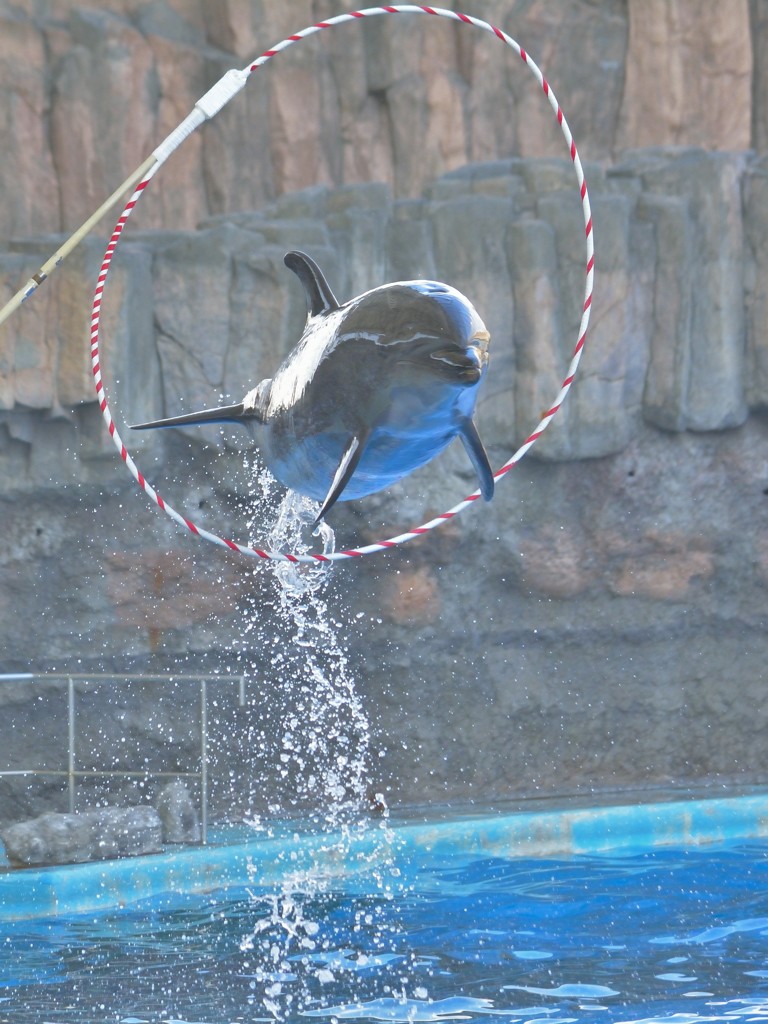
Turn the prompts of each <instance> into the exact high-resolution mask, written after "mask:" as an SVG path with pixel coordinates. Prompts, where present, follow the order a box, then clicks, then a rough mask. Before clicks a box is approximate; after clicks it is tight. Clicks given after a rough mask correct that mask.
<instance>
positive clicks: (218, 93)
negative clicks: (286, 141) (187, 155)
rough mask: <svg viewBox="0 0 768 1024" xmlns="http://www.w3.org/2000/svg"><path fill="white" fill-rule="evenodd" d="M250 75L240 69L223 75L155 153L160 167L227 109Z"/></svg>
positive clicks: (248, 72) (231, 70)
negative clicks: (197, 132) (176, 150)
mask: <svg viewBox="0 0 768 1024" xmlns="http://www.w3.org/2000/svg"><path fill="white" fill-rule="evenodd" d="M249 75H250V71H240V70H239V69H238V68H232V69H230V70H229V71H227V72H226V74H224V75H222V77H221V78H220V79H219V80H218V82H216V84H215V85H213V86H211V88H210V89H209V90H208V92H207V93H206V94H205V95H204V96H201V97H200V99H199V100H198V101H197V103H196V104H195V106H194V109H193V110H192V112H191V113H190V114H188V115H187V116H186V117H185V118H184V120H183V121H182V122H181V124H180V125H179V126H178V127H177V128H174V130H173V131H172V132H171V134H170V135H169V136H168V138H167V139H164V140H163V141H162V142H161V143H160V145H159V146H158V147H157V149H156V150H155V151H154V152H153V154H152V155H153V156H154V158H155V160H156V161H157V164H158V166H159V165H160V164H162V163H164V162H165V161H166V160H167V159H168V157H169V156H170V155H171V153H173V151H174V150H175V149H178V147H179V146H180V145H181V144H182V142H183V141H184V139H186V138H187V137H188V136H189V135H191V134H192V132H193V131H194V130H195V129H196V128H199V127H200V125H201V124H202V123H203V122H204V121H208V120H210V118H212V117H215V116H216V114H218V112H219V111H220V110H221V108H222V107H225V106H226V105H227V103H229V101H230V100H231V99H232V98H233V97H234V96H237V94H238V93H239V92H240V90H241V89H242V88H243V86H244V85H245V83H246V82H247V81H248V77H249Z"/></svg>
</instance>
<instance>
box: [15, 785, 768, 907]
mask: <svg viewBox="0 0 768 1024" xmlns="http://www.w3.org/2000/svg"><path fill="white" fill-rule="evenodd" d="M766 836H768V793H765V794H763V793H758V794H751V795H747V796H736V797H715V798H704V799H695V800H674V801H669V802H659V803H637V804H621V805H617V806H610V807H595V808H583V807H581V808H573V809H568V808H567V807H566V808H564V809H562V810H559V811H549V810H547V811H519V812H516V813H511V814H510V813H507V814H498V815H491V816H485V817H462V818H459V819H458V820H454V821H440V822H431V823H410V824H404V825H390V824H389V823H387V822H374V823H371V824H370V825H368V827H366V828H364V829H362V830H360V831H359V832H354V831H353V833H352V834H350V835H345V836H342V835H338V836H336V835H305V836H301V835H298V836H293V837H292V838H289V839H285V838H281V839H274V838H266V839H265V838H261V837H260V836H259V835H258V834H256V835H255V836H254V838H253V839H252V840H251V841H249V842H247V843H235V844H231V845H223V844H222V845H218V844H209V845H208V846H205V847H190V848H184V849H179V850H176V851H171V852H167V853H163V854H159V855H155V856H144V857H132V858H125V859H123V860H114V861H99V862H95V863H88V864H72V865H65V866H61V867H46V868H27V869H21V870H17V871H10V872H8V873H6V874H4V875H1V876H0V921H6V922H8V921H18V920H24V919H29V918H39V917H51V916H57V915H69V914H79V913H89V912H94V911H95V912H104V911H108V910H114V909H117V908H120V907H124V906H126V905H128V904H130V903H133V902H136V901H137V900H141V899H145V898H147V897H150V896H157V895H160V894H163V893H174V894H187V893H189V894H191V893H204V892H210V891H213V890H214V889H221V888H227V887H243V886H246V885H274V884H280V883H282V882H285V881H288V880H292V881H293V882H294V883H295V884H296V885H297V886H300V885H301V880H302V878H306V877H308V876H312V877H315V876H317V875H320V876H322V877H324V878H347V879H351V878H353V877H354V876H363V875H364V874H365V872H367V871H370V870H375V868H376V867H377V866H380V865H381V864H383V863H385V862H387V861H390V860H392V859H394V860H395V861H400V860H402V861H403V862H418V861H419V859H421V858H426V857H431V856H434V855H438V856H439V855H440V854H442V853H449V852H450V853H456V852H462V853H465V854H470V855H477V856H486V857H488V856H490V857H542V858H546V857H557V856H568V855H577V854H581V855H584V854H595V855H597V854H605V853H617V854H619V853H621V852H624V853H627V852H630V851H638V850H642V849H659V848H663V847H670V846H679V847H692V846H701V845H703V844H708V843H718V842H728V841H735V840H747V839H757V838H765V837H766Z"/></svg>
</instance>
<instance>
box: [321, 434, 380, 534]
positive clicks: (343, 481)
mask: <svg viewBox="0 0 768 1024" xmlns="http://www.w3.org/2000/svg"><path fill="white" fill-rule="evenodd" d="M368 433H369V432H368V431H362V432H361V433H360V434H356V435H355V436H354V437H352V439H351V440H350V441H349V444H348V445H347V447H346V448H345V449H344V453H343V454H342V456H341V461H340V462H339V466H338V469H337V470H336V472H335V474H334V476H333V482H332V483H331V486H330V489H329V491H328V493H327V494H326V496H325V501H324V502H323V504H322V506H321V508H320V511H319V512H318V514H317V519H316V520H315V525H317V523H319V522H320V520H321V519H322V518H323V516H325V514H326V513H327V512H328V511H329V509H330V508H331V507H332V506H333V505H334V504H335V503H336V502H337V501H338V499H339V498H340V496H341V492H342V491H343V490H344V488H345V487H346V486H347V484H348V483H349V481H350V480H351V479H352V474H353V473H354V472H355V470H356V469H357V466H358V463H359V462H360V457H361V456H362V454H363V452H364V451H365V445H366V442H367V440H368Z"/></svg>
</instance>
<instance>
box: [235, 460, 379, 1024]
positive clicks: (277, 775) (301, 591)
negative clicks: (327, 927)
mask: <svg viewBox="0 0 768 1024" xmlns="http://www.w3.org/2000/svg"><path fill="white" fill-rule="evenodd" d="M246 465H247V468H248V469H249V470H250V479H251V481H252V488H251V501H250V504H249V509H248V529H249V533H250V534H251V535H253V536H257V535H259V533H260V532H262V531H263V524H264V522H265V521H269V518H270V517H272V518H273V520H274V526H273V527H272V529H271V531H270V533H269V535H268V537H267V542H268V544H269V546H270V547H271V548H272V549H274V550H278V551H279V550H283V551H286V550H288V551H293V552H297V553H305V552H308V551H310V550H312V549H313V545H314V544H315V538H319V540H320V542H321V544H322V550H323V553H324V554H328V553H330V552H331V551H333V545H334V540H335V538H334V533H333V530H332V529H331V528H330V527H329V526H327V525H326V524H325V523H322V524H320V525H319V526H318V527H317V528H313V527H312V524H313V523H314V521H315V518H316V516H317V512H318V508H319V506H318V505H317V504H316V503H315V502H312V501H310V500H309V499H307V498H303V497H301V496H300V495H297V494H294V493H291V492H289V493H288V494H287V495H286V496H285V497H284V498H282V500H281V501H280V503H279V507H278V508H277V510H276V511H275V505H276V497H275V495H276V484H275V482H274V480H273V478H272V477H271V475H270V474H269V473H268V472H267V471H266V470H257V469H255V468H252V467H250V466H248V464H246ZM264 571H266V572H267V573H268V574H269V575H270V576H271V578H272V582H273V587H272V589H271V590H270V591H269V593H268V594H265V592H264V588H263V573H264ZM332 572H333V569H332V565H331V564H329V563H317V565H313V564H303V563H302V564H296V563H293V562H279V561H271V562H269V563H266V564H265V565H263V566H262V565H260V566H258V567H257V569H256V570H255V571H254V573H253V578H254V581H256V577H257V575H259V574H260V577H261V579H260V581H261V583H262V585H261V586H260V587H259V586H257V587H254V589H253V591H252V592H251V593H250V594H249V595H248V598H247V601H246V607H245V614H244V616H243V625H242V638H241V650H240V654H239V660H240V661H241V665H243V667H244V668H245V670H246V674H248V673H251V674H252V675H253V676H254V677H258V678H259V681H260V689H262V690H264V689H266V690H267V691H268V694H269V701H268V703H267V705H266V706H265V707H263V708H262V712H261V715H260V718H259V720H258V721H256V722H253V723H252V724H251V727H250V729H249V732H248V739H247V742H248V749H249V751H250V752H251V756H255V757H256V758H257V759H259V760H260V766H259V764H258V763H257V764H256V765H255V768H254V772H253V776H254V779H255V780H256V786H257V787H262V789H268V793H269V796H268V809H269V814H270V817H276V818H286V817H287V818H290V817H292V816H293V817H295V816H296V814H297V813H299V812H301V815H302V823H304V824H305V823H306V822H307V821H309V822H311V824H312V826H313V828H314V830H315V832H316V833H317V832H319V833H320V834H321V836H327V839H326V840H324V841H325V842H326V844H327V842H332V843H333V844H334V849H335V850H338V853H339V857H340V858H342V859H343V858H345V857H346V856H347V855H348V853H349V851H350V849H351V847H352V846H353V844H354V843H355V842H356V840H358V839H360V838H361V837H362V835H363V834H365V833H367V832H368V830H370V829H372V828H374V827H375V828H376V829H378V833H377V837H378V836H380V839H381V842H380V843H378V842H377V844H376V845H377V847H380V848H377V849H376V851H375V852H374V853H373V854H371V855H368V857H367V858H366V864H367V866H368V867H369V868H370V872H369V876H368V877H369V880H370V883H371V885H372V887H373V890H374V891H378V892H379V894H380V895H381V894H383V895H384V898H385V899H387V898H389V896H388V895H387V894H391V893H392V891H393V887H392V877H393V872H394V869H393V867H392V864H391V859H392V852H391V846H392V842H393V838H392V833H391V831H390V830H389V829H388V827H387V824H386V820H382V821H378V822H376V823H375V825H374V823H373V822H372V821H371V817H370V805H369V799H368V778H369V770H368V762H369V752H370V745H371V730H370V726H369V722H368V719H367V716H366V713H365V709H364V707H363V705H362V702H361V700H360V697H359V696H358V694H357V692H356V688H355V681H354V676H353V673H352V670H351V667H350V664H349V660H348V656H347V650H346V648H345V646H344V642H343V639H342V633H343V630H344V628H345V627H344V622H343V621H340V620H341V619H343V617H344V616H343V612H341V611H339V610H337V609H336V608H335V609H334V612H333V614H332V613H331V609H330V606H329V593H330V591H331V585H332ZM265 665H266V666H267V673H268V678H266V679H265V678H264V676H265ZM261 827H264V825H263V824H262V825H261ZM291 868H292V870H291V872H290V874H289V875H288V876H287V880H286V881H285V882H284V883H283V884H282V885H281V886H280V888H279V891H276V892H268V893H266V894H265V893H258V892H254V895H253V908H254V915H255V921H254V924H253V927H252V929H251V931H250V933H249V934H247V935H246V936H245V937H244V938H243V941H242V947H241V948H242V950H243V952H244V953H245V954H246V955H247V957H248V960H247V964H248V970H249V971H251V972H252V977H253V988H254V996H253V1001H254V1004H260V1005H261V1007H263V1008H264V1009H265V1010H266V1011H267V1012H268V1014H269V1015H270V1016H272V1017H273V1018H275V1019H285V1018H286V1016H289V1015H290V1014H291V1013H293V1012H295V1011H296V1009H297V1007H300V1006H302V1005H304V1004H305V999H306V992H307V991H308V989H309V987H310V985H314V986H315V987H316V986H317V984H318V982H319V983H321V984H323V983H324V982H325V981H326V980H327V979H328V978H329V977H330V976H331V972H330V969H329V968H328V967H327V965H326V961H327V959H328V954H329V952H330V953H331V954H333V953H334V950H333V947H332V945H329V942H328V939H327V938H326V939H325V940H324V941H322V942H321V943H319V944H318V941H317V934H318V931H319V925H318V923H317V921H315V920H312V918H311V915H309V916H308V914H307V908H308V907H310V906H311V907H314V911H313V913H316V912H317V908H318V900H320V902H321V903H322V898H323V895H324V894H327V896H328V898H329V899H330V898H332V896H331V893H330V891H329V888H330V884H331V882H330V880H329V879H328V878H327V877H326V878H323V876H322V872H320V871H319V870H318V869H317V867H316V865H314V864H312V863H310V864H308V865H307V864H302V865H301V866H296V867H294V866H293V865H291ZM257 886H258V877H257V871H256V870H254V888H255V889H256V888H257ZM378 913H379V911H378V910H375V909H374V910H373V911H372V914H373V915H374V916H375V915H376V914H378ZM382 920H383V918H382ZM367 927H368V928H369V930H370V928H371V927H373V930H374V931H376V927H375V921H373V920H371V921H368V922H367ZM385 931H387V929H383V931H382V934H381V935H379V936H378V937H377V939H376V944H377V945H378V946H379V948H380V949H381V950H382V951H383V952H385V951H386V948H387V937H386V935H385V934H384V932H385Z"/></svg>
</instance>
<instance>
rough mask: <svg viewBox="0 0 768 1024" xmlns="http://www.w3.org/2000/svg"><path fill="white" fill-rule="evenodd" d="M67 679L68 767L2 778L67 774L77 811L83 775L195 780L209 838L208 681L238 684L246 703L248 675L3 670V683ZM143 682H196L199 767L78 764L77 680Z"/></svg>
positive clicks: (203, 833)
mask: <svg viewBox="0 0 768 1024" xmlns="http://www.w3.org/2000/svg"><path fill="white" fill-rule="evenodd" d="M57 679H58V680H66V683H67V686H66V694H67V767H66V768H65V769H63V768H62V769H51V768H14V769H8V770H6V771H0V778H3V777H9V776H46V777H51V778H55V777H58V778H66V779H67V791H68V796H69V810H70V813H74V811H75V807H76V793H77V780H78V779H82V778H104V779H106V778H118V777H120V778H126V779H129V778H144V779H149V778H174V779H179V778H184V779H193V780H195V781H196V782H197V783H198V785H199V787H200V836H201V840H202V842H203V844H205V843H207V842H208V767H209V758H208V684H209V683H216V684H219V683H229V684H236V685H237V688H238V704H239V706H240V707H244V706H245V703H246V699H245V676H223V675H214V674H211V675H174V674H169V675H143V674H140V673H82V674H80V673H65V672H17V673H9V674H5V675H3V674H0V685H2V684H3V683H13V682H15V683H18V682H30V683H32V682H38V681H40V682H48V681H49V680H57ZM128 681H135V682H142V683H169V684H170V683H180V684H183V685H185V686H186V685H189V684H194V683H196V684H197V686H198V694H199V698H198V699H199V715H200V726H199V728H200V744H199V752H200V753H199V757H200V763H199V768H198V769H197V770H196V771H176V770H172V769H170V768H169V769H167V770H166V769H161V770H156V769H136V770H131V769H120V768H115V769H86V768H78V767H77V701H76V698H77V687H76V684H77V683H78V682H89V683H95V684H109V683H120V682H128Z"/></svg>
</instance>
